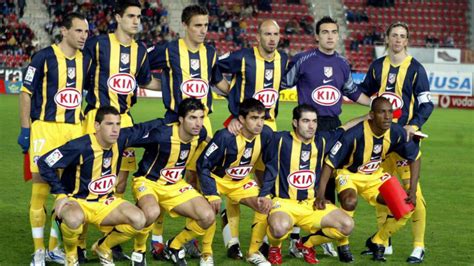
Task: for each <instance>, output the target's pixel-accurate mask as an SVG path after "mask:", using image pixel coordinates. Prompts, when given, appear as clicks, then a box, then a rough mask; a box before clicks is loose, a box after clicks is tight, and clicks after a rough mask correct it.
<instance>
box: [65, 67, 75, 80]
mask: <svg viewBox="0 0 474 266" xmlns="http://www.w3.org/2000/svg"><path fill="white" fill-rule="evenodd" d="M67 77H68V78H69V79H74V78H75V77H76V68H75V67H68V68H67Z"/></svg>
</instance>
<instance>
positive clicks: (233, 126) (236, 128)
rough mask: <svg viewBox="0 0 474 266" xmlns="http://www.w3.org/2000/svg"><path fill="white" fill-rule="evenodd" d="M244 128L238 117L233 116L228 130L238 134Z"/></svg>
mask: <svg viewBox="0 0 474 266" xmlns="http://www.w3.org/2000/svg"><path fill="white" fill-rule="evenodd" d="M241 128H242V124H241V123H240V121H239V120H238V119H237V118H232V120H230V123H229V125H228V126H227V130H229V132H230V133H232V134H234V135H236V136H237V135H238V134H239V133H240V129H241Z"/></svg>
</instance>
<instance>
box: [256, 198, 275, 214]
mask: <svg viewBox="0 0 474 266" xmlns="http://www.w3.org/2000/svg"><path fill="white" fill-rule="evenodd" d="M257 205H258V209H259V211H260V212H261V213H263V214H268V213H269V212H270V209H271V208H272V200H271V199H269V198H267V197H258V199H257Z"/></svg>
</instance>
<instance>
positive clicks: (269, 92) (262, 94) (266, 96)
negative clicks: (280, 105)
mask: <svg viewBox="0 0 474 266" xmlns="http://www.w3.org/2000/svg"><path fill="white" fill-rule="evenodd" d="M253 98H254V99H257V100H259V101H260V102H262V103H263V105H264V106H265V108H271V107H272V106H273V105H275V103H276V102H277V100H278V92H277V91H276V90H274V89H264V90H261V91H259V92H257V93H255V94H254V95H253Z"/></svg>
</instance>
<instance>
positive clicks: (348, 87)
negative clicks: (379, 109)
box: [342, 72, 371, 106]
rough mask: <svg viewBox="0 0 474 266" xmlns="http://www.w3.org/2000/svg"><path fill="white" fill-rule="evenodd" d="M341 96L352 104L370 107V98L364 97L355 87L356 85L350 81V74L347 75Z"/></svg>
mask: <svg viewBox="0 0 474 266" xmlns="http://www.w3.org/2000/svg"><path fill="white" fill-rule="evenodd" d="M342 94H344V95H345V96H347V97H348V98H349V99H351V100H352V101H353V102H356V103H358V104H362V105H366V106H370V102H371V100H370V98H369V97H367V95H365V94H364V93H362V91H361V90H360V89H359V87H357V85H356V84H355V83H354V80H352V76H351V73H350V72H349V73H348V76H347V80H346V82H345V83H344V86H343V87H342Z"/></svg>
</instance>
